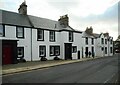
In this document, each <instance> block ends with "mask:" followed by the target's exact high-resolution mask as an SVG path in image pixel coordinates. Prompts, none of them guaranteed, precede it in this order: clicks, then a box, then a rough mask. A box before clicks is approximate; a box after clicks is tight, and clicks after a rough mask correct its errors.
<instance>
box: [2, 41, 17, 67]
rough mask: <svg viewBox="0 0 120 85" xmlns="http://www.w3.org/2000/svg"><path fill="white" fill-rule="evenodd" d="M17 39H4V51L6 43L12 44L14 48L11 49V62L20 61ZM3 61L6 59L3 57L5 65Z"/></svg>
mask: <svg viewBox="0 0 120 85" xmlns="http://www.w3.org/2000/svg"><path fill="white" fill-rule="evenodd" d="M17 41H18V40H2V51H3V48H4V46H6V45H10V46H11V48H12V50H11V55H12V57H11V64H16V63H18V61H17ZM2 57H3V52H2ZM3 61H4V60H3V58H2V65H4V64H3Z"/></svg>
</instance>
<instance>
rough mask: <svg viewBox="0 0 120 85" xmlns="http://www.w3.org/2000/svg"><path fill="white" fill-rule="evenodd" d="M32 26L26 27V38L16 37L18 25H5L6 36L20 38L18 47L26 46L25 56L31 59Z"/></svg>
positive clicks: (28, 59)
mask: <svg viewBox="0 0 120 85" xmlns="http://www.w3.org/2000/svg"><path fill="white" fill-rule="evenodd" d="M30 35H31V34H30V28H24V38H22V39H21V38H17V37H16V26H9V25H5V38H10V39H18V40H19V41H17V47H24V58H25V59H26V60H27V61H30V60H31V46H30V39H31V37H30Z"/></svg>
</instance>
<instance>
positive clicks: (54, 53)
mask: <svg viewBox="0 0 120 85" xmlns="http://www.w3.org/2000/svg"><path fill="white" fill-rule="evenodd" d="M58 55H60V46H50V56H58Z"/></svg>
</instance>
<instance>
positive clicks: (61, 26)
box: [0, 2, 112, 64]
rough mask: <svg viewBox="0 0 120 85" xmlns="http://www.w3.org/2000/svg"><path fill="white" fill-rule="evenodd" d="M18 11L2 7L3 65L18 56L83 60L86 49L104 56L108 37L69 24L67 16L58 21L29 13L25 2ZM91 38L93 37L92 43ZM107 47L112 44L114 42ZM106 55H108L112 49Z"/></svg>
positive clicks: (0, 29)
mask: <svg viewBox="0 0 120 85" xmlns="http://www.w3.org/2000/svg"><path fill="white" fill-rule="evenodd" d="M18 10H19V13H14V12H9V11H5V10H0V16H2V19H1V20H0V40H2V51H3V52H2V62H3V64H10V63H17V59H18V58H24V59H25V60H26V61H35V60H41V58H43V57H45V58H47V59H48V60H53V59H54V57H56V56H57V57H59V58H61V59H81V58H84V57H85V51H86V49H88V51H91V52H92V51H93V52H94V53H95V56H101V54H99V53H100V52H102V51H101V46H103V45H101V43H100V42H101V38H102V37H103V38H104V39H108V37H105V36H103V34H100V37H95V36H90V35H87V33H86V32H82V31H76V30H75V29H73V28H72V27H70V25H69V17H68V16H67V15H64V16H61V17H60V19H59V20H58V21H54V20H50V19H45V18H40V17H36V16H31V15H27V5H26V3H25V2H23V3H22V4H21V5H20V8H19V9H18ZM86 37H88V44H87V45H86V42H85V41H86V40H85V39H86ZM90 39H93V41H92V44H90V43H91V40H90ZM93 43H94V44H93ZM99 43H100V45H99ZM97 45H98V46H97ZM108 45H109V46H108ZM105 46H106V47H107V46H108V47H112V44H110V43H107V44H105ZM87 47H88V48H87ZM91 47H92V50H91ZM105 49H106V48H105ZM99 51H100V52H99ZM107 51H109V50H107ZM110 55H112V53H111V54H110ZM104 56H109V52H107V54H104Z"/></svg>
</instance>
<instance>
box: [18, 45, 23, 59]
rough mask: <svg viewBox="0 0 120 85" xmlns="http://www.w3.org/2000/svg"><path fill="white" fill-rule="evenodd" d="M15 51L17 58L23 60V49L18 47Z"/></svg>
mask: <svg viewBox="0 0 120 85" xmlns="http://www.w3.org/2000/svg"><path fill="white" fill-rule="evenodd" d="M17 51H18V57H19V58H23V57H24V47H18V48H17Z"/></svg>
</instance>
